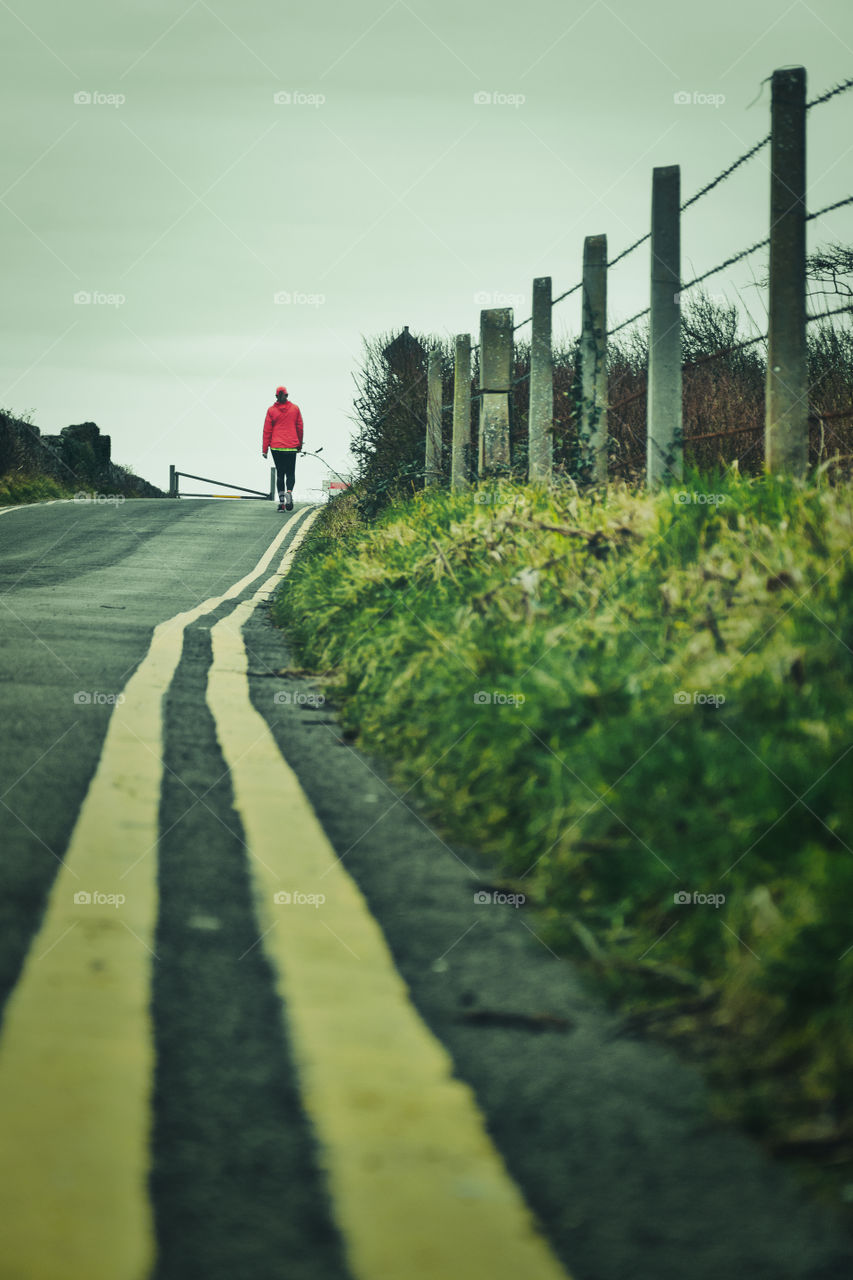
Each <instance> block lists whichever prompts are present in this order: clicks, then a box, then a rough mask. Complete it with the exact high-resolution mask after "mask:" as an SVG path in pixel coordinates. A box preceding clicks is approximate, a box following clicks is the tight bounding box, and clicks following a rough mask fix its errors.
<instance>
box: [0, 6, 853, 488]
mask: <svg viewBox="0 0 853 1280" xmlns="http://www.w3.org/2000/svg"><path fill="white" fill-rule="evenodd" d="M0 22H2V45H0V49H1V50H2V52H0V58H2V71H3V75H2V82H3V88H2V92H3V94H4V95H5V97H6V104H5V113H4V118H5V122H6V124H5V129H4V148H3V166H2V180H0V191H2V202H0V225H2V233H3V234H2V244H3V257H4V261H3V292H4V304H5V305H4V308H3V314H4V326H3V327H4V332H3V338H2V351H0V406H2V407H3V408H6V409H8V410H10V411H13V412H23V411H25V410H27V409H32V410H33V411H34V412H33V420H34V421H35V422H36V424H37V425H38V426H39V427H41V429H42V431H45V432H55V431H59V430H60V429H61V428H62V427H63V426H66V425H68V424H69V423H73V422H84V421H94V422H97V423H98V425H99V426H100V428H101V430H102V431H104V432H105V433H108V434H110V435H111V436H112V439H113V457H114V458H115V460H116V461H118V462H123V463H127V464H130V465H131V466H133V468H134V469H135V470H136V471H137V472H138V473H139V474H140V475H143V476H145V477H146V478H148V479H150V480H152V481H154V482H155V483H158V484H160V485H163V486H165V485H166V483H167V480H168V467H169V463H171V462H174V463H175V464H176V465H177V466H178V467H179V469H181V470H188V471H195V472H198V473H200V474H202V475H206V476H212V477H214V478H216V479H228V478H230V479H232V480H234V481H235V482H236V483H240V484H244V485H247V486H250V487H254V486H256V485H258V486H260V487H264V485H265V484H266V480H267V476H268V467H267V464H265V463H264V462H263V461H262V459H261V457H260V434H261V426H262V422H263V417H264V413H265V411H266V408H267V406H268V405H269V404H270V403H271V402H272V400H273V398H274V390H275V387H276V385H277V384H278V383H280V382H282V381H283V382H285V383H286V385H287V386H288V388H289V389H290V393H291V398H292V399H293V400H295V401H296V402H297V403H298V404H299V405H300V406H301V408H302V411H303V416H304V419H305V443H306V448H310V449H316V448H317V447H318V446H319V445H321V444H322V445H323V446H324V456H325V457H327V458H328V459H329V461H330V462H331V463H332V464H333V465H334V466H335V467H336V468H339V469H340V468H343V469H346V467H347V465H348V446H349V440H350V436H351V434H352V432H353V429H354V428H353V425H352V422H351V420H350V415H351V414H352V398H353V375H354V373H355V372H356V370H357V368H358V363H359V355H360V350H361V342H362V337H363V336H364V337H369V336H371V335H374V334H376V333H379V332H387V331H390V330H394V331H397V330H399V329H400V328H402V326H403V325H404V324H408V325H409V326H410V327H411V328H412V329H413V330H416V331H421V332H429V333H435V334H441V335H448V336H449V335H452V334H455V333H461V332H471V333H472V334H473V335H474V339H475V341H476V337H477V331H478V325H479V310H480V307H481V306H482V305H484V304H483V301H481V295H487V297H488V300H489V304H490V305H513V304H514V305H515V308H516V311H515V314H516V319H517V320H518V319H523V318H524V317H525V316H526V315H528V314H529V296H530V289H531V282H532V279H533V277H534V276H539V275H550V276H552V278H553V281H554V292H555V294H557V293H560V292H562V290H563V289H566V288H568V287H569V286H570V285H572V284H574V283H575V282H576V280H577V278H578V275H579V271H580V263H581V254H582V246H583V237H584V236H585V235H593V234H601V233H606V235H607V237H608V248H609V253H610V257H613V256H615V254H616V253H617V252H618V251H619V250H620V249H621V248H623V247H624V246H625V245H627V244H628V243H630V242H631V241H632V240H634V239H635V238H637V236H639V235H641V234H643V232H644V231H645V230H646V229H647V226H648V218H649V206H650V189H651V170H652V167H653V166H655V165H669V164H680V165H681V168H682V197H683V198H685V197H686V196H688V195H691V194H692V193H693V192H694V191H695V190H697V189H698V188H699V187H700V186H702V185H703V183H704V182H706V181H707V180H708V179H709V178H711V177H713V176H714V174H716V173H717V172H718V171H719V170H720V169H721V168H723V167H724V166H725V165H726V164H727V163H729V162H730V161H731V160H732V159H734V158H735V157H736V156H737V155H739V154H740V153H741V152H742V151H743V150H745V149H746V148H747V147H748V146H750V145H751V144H752V143H753V142H754V141H756V140H757V139H758V138H760V137H761V136H762V135H763V134H764V133H766V132H767V130H768V128H769V102H770V96H769V85H766V84H765V85H764V86H763V87H762V84H761V82H762V81H763V80H764V79H765V78H766V77H767V76H769V75H770V73H771V72H772V71H773V70H774V69H775V68H777V67H783V66H787V65H792V64H802V65H804V66H805V67H806V68H807V71H808V92H809V97H810V98H811V97H814V96H816V95H817V94H818V93H819V92H821V91H822V90H824V89H825V88H828V87H829V86H830V85H832V84H833V83H836V82H837V81H839V80H842V79H845V78H846V77H848V76H849V75H851V74H853V9H852V8H851V5H850V3H849V0H813V2H812V3H810V4H807V3H804V2H803V0H794V3H792V4H789V5H786V3H785V0H774V3H770V2H769V0H751V2H749V3H745V2H744V0H716V2H715V3H713V4H708V3H707V0H702V2H701V3H699V2H697V0H657V3H655V2H654V0H653V2H652V3H651V4H650V5H649V6H643V5H637V4H636V3H634V2H633V0H591V2H589V3H587V2H586V0H568V3H567V2H566V0H526V2H525V3H523V4H521V3H512V4H510V3H508V2H507V0H468V3H466V4H464V5H462V4H459V3H457V0H453V2H451V0H430V2H429V3H426V0H391V2H390V3H389V2H388V0H356V3H352V4H347V3H343V2H342V0H335V2H334V3H324V2H323V0H315V2H314V3H313V4H312V3H300V4H298V5H295V4H288V3H286V4H280V3H275V4H274V3H270V2H262V0H239V3H238V2H237V0H193V2H192V3H188V4H186V5H183V4H182V3H181V0H178V3H177V4H175V3H174V0H169V3H166V2H165V0H146V2H145V3H144V4H135V5H133V4H131V5H117V4H115V3H114V0H97V2H95V0H76V2H75V3H74V4H67V3H60V0H28V3H27V4H26V5H24V4H23V2H22V0H12V2H11V3H6V0H0ZM276 95H278V99H279V100H278V101H276ZM759 95H760V96H759ZM685 96H686V97H687V98H688V99H689V100H688V101H684V98H685ZM484 97H486V98H488V99H490V100H489V101H483V100H482V99H483V98H484ZM81 99H82V100H81ZM87 99H88V100H87ZM756 99H757V101H756ZM851 125H853V93H849V94H846V95H842V96H840V97H839V98H836V99H835V100H833V101H832V102H830V103H827V104H826V105H825V106H821V107H819V108H816V109H815V110H814V111H812V112H811V113H810V116H809V153H808V179H809V207H810V208H811V209H818V208H821V207H823V206H824V205H825V204H828V203H830V202H831V201H832V200H835V199H840V198H841V197H843V196H846V195H849V194H851V190H853V183H851V180H850V174H851V150H853V128H852V127H851ZM768 161H769V155H768V151H767V149H765V151H764V152H762V153H761V154H760V155H759V156H758V157H757V158H756V159H755V160H753V161H752V162H751V163H750V164H749V165H748V166H745V167H744V168H743V169H742V170H740V171H739V172H738V173H737V174H736V175H734V176H733V177H732V178H731V179H730V180H729V181H727V182H726V183H725V184H724V185H722V186H721V187H720V188H719V189H718V190H717V191H715V192H714V194H713V195H711V196H709V197H708V198H707V199H705V200H703V201H702V202H700V204H698V205H697V206H696V207H695V208H694V209H692V210H690V211H689V212H688V213H686V214H685V217H684V225H683V229H682V251H683V275H684V277H685V278H689V276H691V275H693V274H695V273H698V272H700V271H702V270H704V269H706V268H708V267H710V266H713V265H714V264H715V263H716V262H717V261H718V260H720V259H722V258H724V257H726V256H727V255H728V254H729V253H731V252H733V251H735V250H737V249H739V248H741V247H744V246H746V245H747V244H750V243H752V242H753V241H755V240H758V239H761V238H762V237H763V236H765V235H766V234H767V207H768V175H767V164H768ZM831 240H840V241H844V242H846V243H848V244H849V243H851V242H853V219H851V215H850V210H845V211H842V212H840V213H836V214H833V215H831V216H829V217H827V218H825V219H822V220H820V222H819V223H818V222H815V223H813V224H812V226H811V245H812V247H814V246H815V245H817V244H819V243H825V242H827V241H831ZM762 270H763V260H762V258H761V256H760V255H756V257H755V258H754V259H752V260H751V262H750V264H749V266H748V267H744V268H743V269H742V270H741V271H740V273H739V274H738V273H737V272H735V273H733V274H731V275H728V276H726V277H725V278H722V277H720V278H718V279H717V280H715V281H714V282H713V283H711V284H709V288H710V289H712V290H713V291H714V292H717V293H723V292H727V293H728V295H729V296H732V297H737V296H740V297H741V299H742V300H743V301H744V303H745V304H746V305H748V306H749V307H750V308H751V309H752V311H753V312H754V314H755V315H756V317H757V319H758V320H759V322H763V316H764V299H763V296H762V294H761V292H760V291H759V290H757V289H755V288H754V286H753V285H752V283H751V281H752V279H753V278H757V277H760V275H761V272H762ZM648 274H649V261H648V247H647V246H644V247H643V248H642V249H640V250H638V251H637V252H635V253H634V254H633V255H631V257H630V258H628V259H626V261H625V262H624V264H621V265H619V266H617V267H615V268H614V269H613V271H612V272H611V273H610V280H609V308H610V323H611V324H613V323H616V322H618V320H619V319H624V318H626V317H627V316H629V315H631V314H632V313H633V312H634V311H637V310H639V309H640V308H642V307H643V306H645V305H647V302H648V285H647V278H648ZM80 295H84V296H86V295H89V296H91V297H92V299H93V300H92V301H91V302H89V303H85V302H80V301H75V298H79V296H80ZM287 298H289V299H290V300H289V301H287V300H286V299H287ZM276 299H278V301H277V300H276ZM578 310H579V300H578V297H577V296H575V297H573V298H570V299H567V301H566V302H565V303H563V304H561V305H559V306H558V307H556V308H555V312H554V319H555V332H556V334H557V335H558V336H559V335H560V334H561V333H565V334H568V333H571V332H573V331H575V330H576V328H577V322H578ZM523 333H524V331H522V335H523ZM300 468H301V470H300V472H299V474H298V477H297V496H298V497H299V496H301V497H308V496H311V494H310V493H309V492H308V490H310V489H311V488H313V487H319V486H320V485H321V484H322V482H323V478H324V474H326V473H325V472H324V468H322V467H321V465H320V463H319V462H317V461H312V460H303V461H302V462H301V463H300Z"/></svg>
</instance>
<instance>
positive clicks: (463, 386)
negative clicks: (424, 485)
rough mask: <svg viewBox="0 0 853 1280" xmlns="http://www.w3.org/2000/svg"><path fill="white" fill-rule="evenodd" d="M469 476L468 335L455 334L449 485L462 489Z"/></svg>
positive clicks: (469, 379)
mask: <svg viewBox="0 0 853 1280" xmlns="http://www.w3.org/2000/svg"><path fill="white" fill-rule="evenodd" d="M470 475H471V335H470V334H469V333H457V335H456V355H455V359H454V362H453V446H452V450H451V463H450V485H451V488H453V489H464V488H465V487H466V485H467V484H468V481H469V479H470Z"/></svg>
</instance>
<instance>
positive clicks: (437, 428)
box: [424, 347, 441, 486]
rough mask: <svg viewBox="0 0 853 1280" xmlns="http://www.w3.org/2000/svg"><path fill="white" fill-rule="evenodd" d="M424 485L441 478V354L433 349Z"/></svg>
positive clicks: (428, 368)
mask: <svg viewBox="0 0 853 1280" xmlns="http://www.w3.org/2000/svg"><path fill="white" fill-rule="evenodd" d="M424 472H425V473H426V474H425V475H424V485H425V486H426V485H431V484H438V481H439V479H440V477H441V352H440V351H439V350H438V349H437V348H435V347H433V348H431V349H430V352H429V360H428V363H427V428H426V457H425V459H424Z"/></svg>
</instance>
